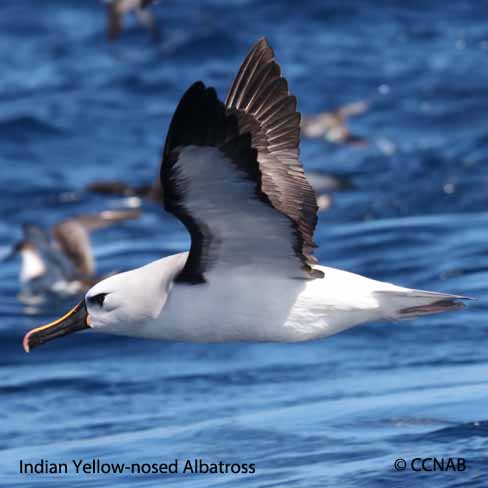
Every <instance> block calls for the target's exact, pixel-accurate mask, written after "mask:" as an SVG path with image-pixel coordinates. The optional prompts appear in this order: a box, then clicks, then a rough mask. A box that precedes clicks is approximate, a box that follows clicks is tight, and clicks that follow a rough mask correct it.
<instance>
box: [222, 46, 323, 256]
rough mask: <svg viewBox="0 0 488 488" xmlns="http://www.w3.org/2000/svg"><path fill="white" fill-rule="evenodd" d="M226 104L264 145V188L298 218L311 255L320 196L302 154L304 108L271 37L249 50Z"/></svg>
mask: <svg viewBox="0 0 488 488" xmlns="http://www.w3.org/2000/svg"><path fill="white" fill-rule="evenodd" d="M225 104H226V107H227V109H228V110H229V111H231V112H232V111H236V112H237V114H238V117H239V122H240V123H239V130H240V132H241V133H245V132H250V134H251V140H252V145H253V147H255V148H256V149H257V150H258V161H259V167H260V170H261V174H262V189H263V191H264V192H265V193H266V195H268V197H269V199H270V201H271V203H272V205H273V206H274V207H275V208H276V209H277V210H279V211H280V212H283V213H284V214H285V215H288V217H290V219H292V220H293V222H295V223H296V225H297V226H298V230H299V233H300V238H301V240H302V241H303V242H302V253H303V255H304V256H305V258H306V260H307V261H308V260H310V258H311V253H312V251H313V248H314V247H315V245H314V243H313V233H314V230H315V226H316V224H317V201H316V197H315V193H314V191H313V189H312V187H311V186H310V184H309V182H308V181H307V179H306V177H305V173H304V171H303V166H302V163H301V161H300V158H299V148H298V145H299V138H300V113H299V112H297V109H296V105H297V102H296V98H295V97H294V96H293V95H290V93H289V92H288V83H287V81H286V79H285V78H283V77H282V76H281V69H280V66H279V65H278V63H277V62H276V60H275V56H274V53H273V50H272V49H271V47H270V46H269V44H268V42H267V40H266V39H264V38H263V39H260V40H259V41H258V42H257V43H256V44H255V45H254V46H253V48H252V49H251V51H250V52H249V54H248V55H247V57H246V59H245V60H244V62H243V63H242V66H241V68H240V70H239V73H238V74H237V76H236V79H235V80H234V83H232V87H231V89H230V91H229V94H228V96H227V100H226V102H225Z"/></svg>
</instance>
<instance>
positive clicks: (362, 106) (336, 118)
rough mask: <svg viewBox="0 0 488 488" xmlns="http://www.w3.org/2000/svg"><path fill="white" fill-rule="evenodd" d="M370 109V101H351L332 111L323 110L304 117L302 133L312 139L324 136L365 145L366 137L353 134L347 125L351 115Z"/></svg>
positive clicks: (338, 140) (335, 140) (336, 141)
mask: <svg viewBox="0 0 488 488" xmlns="http://www.w3.org/2000/svg"><path fill="white" fill-rule="evenodd" d="M367 110H368V103H367V102H365V101H364V100H363V101H359V102H353V103H349V104H347V105H344V106H342V107H339V108H338V109H336V110H333V111H332V112H322V113H319V114H316V115H308V116H304V117H303V118H302V124H301V129H302V134H303V135H304V136H305V137H308V138H311V139H318V138H323V139H326V140H328V141H329V142H333V143H336V144H351V145H355V146H365V145H366V144H367V141H366V139H365V138H364V137H362V136H359V135H356V134H352V133H351V132H350V131H349V129H348V128H347V127H346V122H347V119H348V118H349V117H353V116H356V115H360V114H362V113H364V112H366V111H367Z"/></svg>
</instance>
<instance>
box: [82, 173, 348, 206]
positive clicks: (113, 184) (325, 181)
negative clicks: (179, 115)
mask: <svg viewBox="0 0 488 488" xmlns="http://www.w3.org/2000/svg"><path fill="white" fill-rule="evenodd" d="M307 178H308V180H309V181H310V184H311V185H312V188H313V190H314V192H315V195H316V197H317V206H318V210H319V211H321V212H322V211H325V210H328V209H329V208H330V205H331V203H332V195H331V194H332V193H334V192H336V191H341V190H348V189H351V188H352V187H353V185H352V183H351V181H350V180H348V179H347V178H346V177H343V176H336V175H332V174H326V173H322V172H319V171H307ZM87 190H88V191H91V192H93V193H98V194H100V195H117V196H121V197H127V198H131V199H132V198H136V199H139V198H140V199H144V200H148V201H150V202H155V203H161V201H162V198H163V191H162V188H161V179H160V177H159V174H158V175H157V178H155V180H154V182H153V184H152V185H137V186H131V185H129V184H128V183H125V182H123V181H117V180H113V181H108V180H107V181H94V182H93V183H90V184H88V186H87ZM137 204H140V200H137Z"/></svg>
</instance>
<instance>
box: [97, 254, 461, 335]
mask: <svg viewBox="0 0 488 488" xmlns="http://www.w3.org/2000/svg"><path fill="white" fill-rule="evenodd" d="M187 257H188V253H180V254H175V255H172V256H168V257H166V258H162V259H160V260H158V261H153V262H152V263H149V264H147V265H146V266H143V267H141V268H138V269H135V270H132V271H127V272H125V273H121V274H119V275H114V276H111V277H109V278H107V279H106V280H105V281H104V282H103V283H100V284H99V285H95V286H94V287H93V288H92V290H91V291H90V293H91V294H93V295H94V296H96V295H97V294H98V293H99V292H100V291H101V290H105V291H106V290H111V289H113V290H119V291H120V290H123V293H122V295H121V296H120V297H122V296H126V295H130V296H131V297H132V300H131V303H133V304H134V310H133V311H132V313H131V310H130V306H126V307H125V308H124V314H123V315H121V316H119V317H110V316H109V315H106V314H105V313H103V314H101V316H100V317H99V316H98V314H97V311H96V310H94V311H93V312H91V313H92V314H93V315H92V323H93V326H92V330H94V331H101V332H108V333H111V334H115V335H129V336H135V337H144V338H148V339H159V340H165V341H184V342H242V341H245V342H298V341H306V340H312V339H319V338H324V337H328V336H330V335H333V334H337V333H338V332H341V331H343V330H346V329H349V328H351V327H353V326H355V325H357V324H361V323H363V322H370V321H376V320H400V319H403V318H409V314H408V313H405V312H402V310H406V309H409V308H410V307H420V310H419V312H418V314H419V315H421V314H422V308H423V307H424V306H428V305H430V304H432V303H433V301H434V302H435V301H439V300H442V298H443V297H444V298H446V297H452V295H444V294H437V293H433V292H424V291H419V290H410V289H408V288H403V287H400V286H396V285H393V284H390V283H385V282H381V281H376V280H371V279H369V278H365V277H364V276H360V275H357V274H354V273H349V272H347V271H342V270H340V269H335V268H329V267H326V266H318V265H317V266H315V268H317V269H319V270H320V271H322V272H323V273H324V278H322V279H316V280H310V281H303V280H302V281H301V280H293V281H291V280H284V279H281V278H277V277H275V276H270V275H266V274H262V273H260V272H259V269H256V268H253V267H251V266H249V267H245V266H244V267H243V268H242V269H240V270H235V271H234V272H233V273H232V274H231V275H230V276H221V277H218V276H213V277H212V279H209V283H208V284H205V285H202V286H197V287H195V286H194V285H185V284H171V285H170V289H166V288H167V286H168V283H172V282H171V280H172V278H173V277H174V276H175V275H176V274H178V273H179V272H180V271H181V270H182V269H183V267H184V265H185V262H186V260H187ZM148 289H153V290H154V289H158V290H159V294H158V295H157V296H158V297H159V300H158V301H156V300H154V299H152V297H153V296H154V295H147V294H146V290H148ZM102 293H103V292H102ZM120 297H119V296H117V292H113V294H112V293H110V295H108V296H107V298H106V303H105V304H104V307H106V309H110V308H112V306H113V310H114V314H117V311H120V310H121V307H119V306H118V305H119V304H118V303H117V302H118V300H119V298H120ZM149 297H151V298H149ZM140 310H145V312H146V315H145V316H144V317H141V315H140ZM426 311H427V310H426ZM413 313H414V312H413ZM104 316H105V318H106V319H107V321H106V322H105V321H104V320H103V319H104ZM135 324H137V327H135Z"/></svg>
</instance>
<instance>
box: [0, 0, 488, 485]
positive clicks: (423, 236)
mask: <svg viewBox="0 0 488 488" xmlns="http://www.w3.org/2000/svg"><path fill="white" fill-rule="evenodd" d="M155 11H156V13H157V16H158V22H159V24H160V26H161V30H162V39H161V42H160V43H159V44H154V43H152V42H151V40H150V39H149V38H148V36H147V35H146V33H145V32H144V31H143V30H141V29H140V28H139V27H138V26H137V23H136V22H135V21H134V19H128V22H127V29H126V30H125V32H124V33H123V35H122V37H121V39H120V40H119V41H118V42H116V43H108V41H107V40H106V37H105V30H104V29H105V18H104V6H103V5H102V4H101V3H100V2H97V1H95V0H90V1H83V2H81V1H76V0H49V1H42V2H40V1H36V0H16V1H15V2H14V1H2V2H1V3H0V59H1V60H2V63H1V64H2V70H1V75H0V253H4V252H7V251H8V249H9V248H10V246H11V245H12V244H13V243H14V242H15V241H17V240H18V239H19V237H20V226H21V224H22V223H23V222H26V221H27V222H37V223H40V224H42V225H44V226H46V227H47V226H49V225H52V224H53V223H55V222H57V221H59V220H61V219H63V218H67V217H69V216H72V215H76V214H79V213H83V212H93V211H98V210H101V209H104V208H116V207H118V206H120V205H122V204H124V201H123V200H122V199H118V198H105V197H101V196H97V195H94V194H91V193H89V192H87V191H85V190H84V188H85V185H86V184H88V183H89V182H91V181H93V180H95V179H120V180H125V181H127V182H131V183H134V184H139V183H145V182H148V181H151V180H152V178H153V176H154V174H155V173H156V171H157V167H158V164H159V156H160V152H161V146H162V144H163V141H164V136H165V133H166V129H167V126H168V123H169V120H170V117H171V114H172V111H173V110H174V107H175V105H176V103H177V102H178V99H179V97H180V95H181V94H182V92H183V91H184V89H186V87H187V86H189V85H190V84H191V83H192V82H193V81H195V80H198V79H202V80H204V81H205V82H207V83H208V84H210V85H213V86H215V87H216V88H217V89H218V91H219V93H220V94H221V96H222V97H223V96H224V95H225V93H226V90H227V88H228V87H229V85H230V82H231V80H232V78H233V76H234V74H235V73H236V70H237V68H238V66H239V63H240V61H241V60H242V59H243V57H244V55H245V53H246V52H247V50H248V49H249V47H250V46H251V44H252V43H253V42H254V41H255V40H256V39H257V38H258V37H260V36H263V35H265V36H267V37H268V39H269V40H270V42H271V43H272V45H273V47H274V49H275V51H276V54H277V57H278V59H279V61H280V63H281V64H282V67H283V70H284V72H285V74H286V76H287V78H288V80H289V84H290V87H291V89H292V91H293V92H294V94H295V95H297V97H298V100H299V108H300V110H301V111H302V112H303V113H314V112H319V111H322V110H326V109H330V108H334V107H336V106H338V105H340V104H343V103H346V102H349V101H355V100H362V99H366V100H368V101H369V103H370V110H369V111H368V112H367V113H366V114H364V115H362V116H360V117H357V118H355V119H352V120H351V121H350V127H351V129H352V130H353V131H354V132H355V133H358V134H360V135H362V136H364V137H366V138H367V139H368V141H369V144H368V146H367V147H361V148H352V147H344V146H335V145H331V144H329V143H328V142H326V141H322V140H317V141H307V140H304V141H303V142H302V146H301V150H302V159H303V162H304V165H305V167H306V169H308V170H316V171H324V172H333V173H339V174H341V175H344V176H347V177H349V178H350V179H351V180H352V181H353V183H354V188H353V189H350V190H348V191H344V192H340V193H336V194H335V195H334V197H333V206H332V208H331V210H330V211H329V212H326V213H323V214H321V215H320V221H319V225H318V229H317V232H316V241H317V242H318V243H319V244H320V248H319V250H318V251H317V256H318V257H319V259H320V261H321V262H322V263H325V264H327V265H330V266H335V267H340V268H344V269H347V270H350V271H353V272H357V273H361V274H365V275H367V276H370V277H373V278H375V279H379V280H386V281H392V282H395V283H398V284H401V285H405V286H410V287H415V288H422V289H432V290H439V291H449V292H455V293H459V294H463V295H469V296H472V297H476V298H478V300H477V301H474V302H472V303H469V306H468V307H467V309H466V310H465V311H462V312H458V313H453V314H446V315H439V316H434V317H428V318H421V319H418V320H416V321H414V322H401V323H394V324H369V325H365V326H361V327H358V328H356V329H353V330H350V331H347V332H344V333H342V334H339V335H337V336H334V337H332V338H329V339H327V340H325V341H316V342H310V343H301V344H288V345H285V344H274V345H269V344H227V345H191V344H180V343H159V342H152V341H142V340H136V339H127V338H117V337H110V336H103V335H90V334H79V335H74V336H70V337H68V338H65V339H63V340H59V341H55V342H53V343H51V344H49V345H47V346H45V347H44V348H41V349H39V350H36V351H34V352H33V353H32V354H30V355H26V354H25V353H24V352H23V351H22V347H21V341H22V337H23V334H24V333H25V332H26V331H27V330H28V329H29V328H32V327H34V326H37V325H39V324H41V323H45V321H47V320H50V319H52V318H54V317H56V316H58V315H59V314H60V313H62V312H63V311H65V310H66V309H67V307H68V306H70V305H72V301H69V300H67V301H66V302H60V303H52V304H50V305H49V306H48V307H44V308H41V310H37V311H32V310H30V309H28V308H25V307H24V306H23V305H22V304H21V303H20V302H19V301H18V300H17V297H16V295H17V293H18V291H19V283H18V272H19V262H18V261H12V262H8V263H3V264H1V266H0V486H2V487H9V488H10V487H31V486H34V485H35V486H38V485H41V486H45V487H51V486H63V487H64V486H81V485H83V486H84V487H101V486H116V487H127V486H140V487H161V486H175V485H176V484H177V483H178V486H181V485H183V486H188V487H207V486H218V487H220V486H222V487H231V486H232V487H233V486H236V487H237V486H246V487H281V486H290V487H305V488H310V487H321V488H322V487H327V486H347V487H383V486H385V487H390V486H394V487H411V486H416V487H417V486H419V487H423V486H426V487H432V486H442V487H461V486H463V487H468V486H469V487H486V486H487V485H488V481H487V477H488V454H487V453H488V413H487V403H488V352H487V342H488V326H487V321H486V317H487V308H488V302H487V295H486V289H487V283H488V191H487V188H488V170H487V168H486V165H487V164H488V156H487V154H488V67H487V66H488V28H487V24H486V18H487V15H488V9H487V8H486V4H484V3H483V2H478V1H475V0H471V1H459V2H441V1H439V0H426V1H423V2H403V1H400V0H392V1H386V0H385V1H380V0H379V1H366V0H361V1H359V0H357V1H353V0H330V1H319V0H304V1H302V2H294V1H291V0H282V1H277V0H270V1H266V2H264V1H260V0H235V1H229V0H226V1H223V0H204V1H199V2H198V1H196V0H193V1H184V2H177V1H175V0H162V1H161V2H159V3H158V4H157V6H156V7H155ZM188 244H189V241H188V236H187V235H186V233H185V231H184V229H183V228H182V226H181V225H180V224H179V223H177V222H176V221H175V220H173V219H172V218H171V217H169V216H167V215H165V214H164V213H162V211H161V210H160V208H158V206H157V205H150V204H147V205H146V206H145V212H144V215H143V216H142V218H141V219H139V220H137V221H133V222H128V223H125V224H122V225H120V226H117V227H113V228H110V229H107V230H104V231H101V232H99V233H97V234H95V235H94V236H93V245H94V252H95V255H96V258H97V264H98V269H99V271H100V272H101V273H107V272H111V271H113V270H125V269H129V268H133V267H137V266H140V265H143V264H145V263H147V262H149V261H151V260H154V259H156V258H158V257H160V256H163V255H167V254H171V253H174V252H177V251H181V250H184V249H186V248H187V247H188ZM195 320H198V318H197V317H196V318H195ZM427 457H437V458H445V459H447V458H453V459H455V460H457V459H458V458H464V459H465V463H466V469H465V470H464V471H453V470H450V471H447V472H441V471H435V472H414V471H412V469H410V467H409V463H410V461H411V460H412V459H413V458H427ZM198 458H201V459H203V460H204V461H206V462H208V463H215V462H219V461H224V462H227V463H233V462H236V463H254V464H255V466H256V472H255V473H254V474H225V475H223V474H215V475H208V474H207V475H206V474H193V475H191V474H188V473H186V474H182V473H180V474H177V475H161V474H158V475H155V474H153V475H132V474H130V473H127V472H126V473H124V474H119V475H104V474H83V475H76V474H75V473H74V470H73V469H72V467H71V470H70V472H69V473H68V474H66V475H54V474H52V475H21V474H19V462H20V460H23V461H24V462H38V461H39V460H41V459H44V460H48V461H50V462H53V463H54V462H66V463H70V462H71V460H72V459H84V460H85V461H91V460H92V459H100V460H101V461H102V462H108V463H113V462H119V463H120V462H124V463H128V464H130V463H162V462H168V463H169V462H173V461H174V460H175V459H178V460H179V462H180V463H182V462H184V460H186V459H198ZM397 458H403V459H405V460H407V470H406V471H404V472H397V471H396V470H395V469H394V461H395V459H397Z"/></svg>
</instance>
